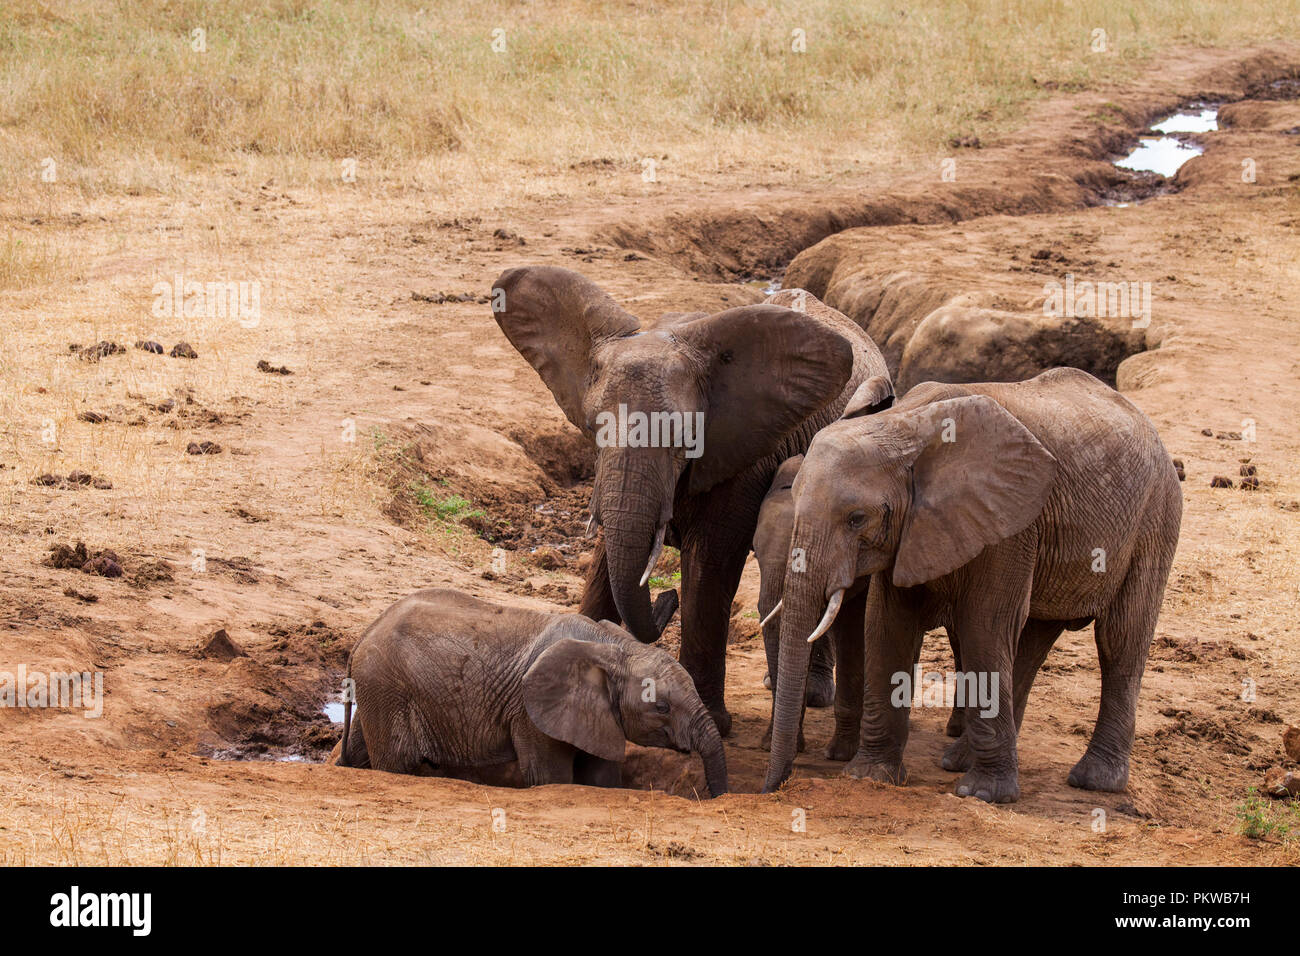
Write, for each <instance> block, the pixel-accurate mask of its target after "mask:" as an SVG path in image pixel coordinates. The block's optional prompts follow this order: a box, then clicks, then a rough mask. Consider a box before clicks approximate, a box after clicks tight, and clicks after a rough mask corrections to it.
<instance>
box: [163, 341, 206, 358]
mask: <svg viewBox="0 0 1300 956" xmlns="http://www.w3.org/2000/svg"><path fill="white" fill-rule="evenodd" d="M167 354H168V355H170V356H171V357H172V358H185V359H196V358H198V357H199V353H198V352H196V351H194V346H192V345H190V343H189V342H177V343H176V344H175V345H173V346H172V350H171V351H170V352H168V353H167Z"/></svg>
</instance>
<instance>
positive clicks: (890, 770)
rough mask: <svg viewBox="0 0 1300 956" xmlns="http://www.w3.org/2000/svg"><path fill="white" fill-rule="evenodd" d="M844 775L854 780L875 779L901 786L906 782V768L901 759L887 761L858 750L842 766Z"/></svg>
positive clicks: (879, 781)
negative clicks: (895, 761) (843, 766)
mask: <svg viewBox="0 0 1300 956" xmlns="http://www.w3.org/2000/svg"><path fill="white" fill-rule="evenodd" d="M844 775H845V776H846V777H852V778H853V779H855V780H875V781H876V782H878V783H892V784H893V785H894V786H896V787H901V786H903V785H904V784H906V783H907V770H906V768H904V767H903V764H902V762H901V761H899V762H898V763H888V762H885V761H882V760H876V759H875V758H873V757H868V756H866V755H865V754H863V753H861V752H859V753H858V755H857V756H856V757H854V758H853V759H852V760H850V761H849V763H848V766H846V767H845V768H844Z"/></svg>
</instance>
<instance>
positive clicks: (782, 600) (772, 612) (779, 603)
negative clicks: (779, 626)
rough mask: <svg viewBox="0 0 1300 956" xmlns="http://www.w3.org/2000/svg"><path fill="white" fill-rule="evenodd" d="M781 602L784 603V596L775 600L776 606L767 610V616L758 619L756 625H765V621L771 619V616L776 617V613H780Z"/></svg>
mask: <svg viewBox="0 0 1300 956" xmlns="http://www.w3.org/2000/svg"><path fill="white" fill-rule="evenodd" d="M783 604H785V598H781V600H779V601H777V602H776V607H774V608H772V610H770V611H768V612H767V617H765V618H763V620H761V621H759V622H758V626H759V627H767V623H768V621H770V620H772V618H774V617H776V616H777V615H778V614H780V613H781V605H783Z"/></svg>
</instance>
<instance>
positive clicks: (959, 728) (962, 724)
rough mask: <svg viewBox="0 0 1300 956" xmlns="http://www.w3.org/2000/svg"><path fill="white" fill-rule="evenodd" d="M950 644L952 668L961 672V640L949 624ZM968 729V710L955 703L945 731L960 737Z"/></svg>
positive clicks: (951, 735)
mask: <svg viewBox="0 0 1300 956" xmlns="http://www.w3.org/2000/svg"><path fill="white" fill-rule="evenodd" d="M947 631H948V646H949V647H951V648H952V669H953V671H954V672H955V673H958V674H960V673H961V642H960V641H958V640H957V629H956V628H954V627H951V626H949V627H948V628H947ZM965 729H966V711H965V710H964V709H963V708H961V707H958V706H957V705H956V704H954V705H953V708H952V713H950V714H949V715H948V725H947V726H946V727H944V729H943V732H944V733H945V734H947V735H948V736H949V737H960V736H961V735H962V732H963V731H964V730H965Z"/></svg>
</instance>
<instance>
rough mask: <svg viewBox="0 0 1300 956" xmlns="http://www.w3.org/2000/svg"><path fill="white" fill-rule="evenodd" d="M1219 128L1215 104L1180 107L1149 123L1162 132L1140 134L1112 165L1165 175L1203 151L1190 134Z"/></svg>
mask: <svg viewBox="0 0 1300 956" xmlns="http://www.w3.org/2000/svg"><path fill="white" fill-rule="evenodd" d="M1218 128H1219V109H1218V107H1217V106H1215V105H1208V104H1207V105H1201V104H1197V105H1194V106H1192V107H1189V108H1186V109H1182V110H1179V111H1178V112H1176V113H1174V114H1172V115H1170V116H1167V117H1165V118H1164V119H1163V120H1161V121H1160V122H1159V123H1154V124H1152V126H1151V132H1153V133H1161V134H1162V135H1161V136H1159V137H1147V136H1144V137H1142V138H1141V139H1140V140H1139V141H1138V145H1137V148H1136V149H1134V150H1133V151H1132V152H1131V153H1129V154H1128V155H1127V156H1125V157H1124V158H1123V159H1118V160H1116V161H1115V165H1116V166H1118V167H1119V168H1120V169H1128V170H1132V171H1133V172H1136V173H1154V174H1155V175H1156V176H1160V177H1162V178H1165V179H1167V178H1169V177H1171V176H1173V175H1174V174H1175V173H1177V172H1178V170H1179V169H1181V168H1182V166H1183V164H1184V163H1186V162H1187V161H1188V160H1189V159H1191V158H1192V157H1194V156H1200V155H1201V154H1202V153H1203V152H1205V150H1204V149H1203V148H1201V146H1200V145H1198V144H1197V143H1196V142H1195V141H1194V140H1192V139H1190V137H1192V136H1194V135H1196V134H1198V133H1210V132H1213V131H1214V130H1217V129H1218ZM1119 205H1128V203H1120V204H1119Z"/></svg>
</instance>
